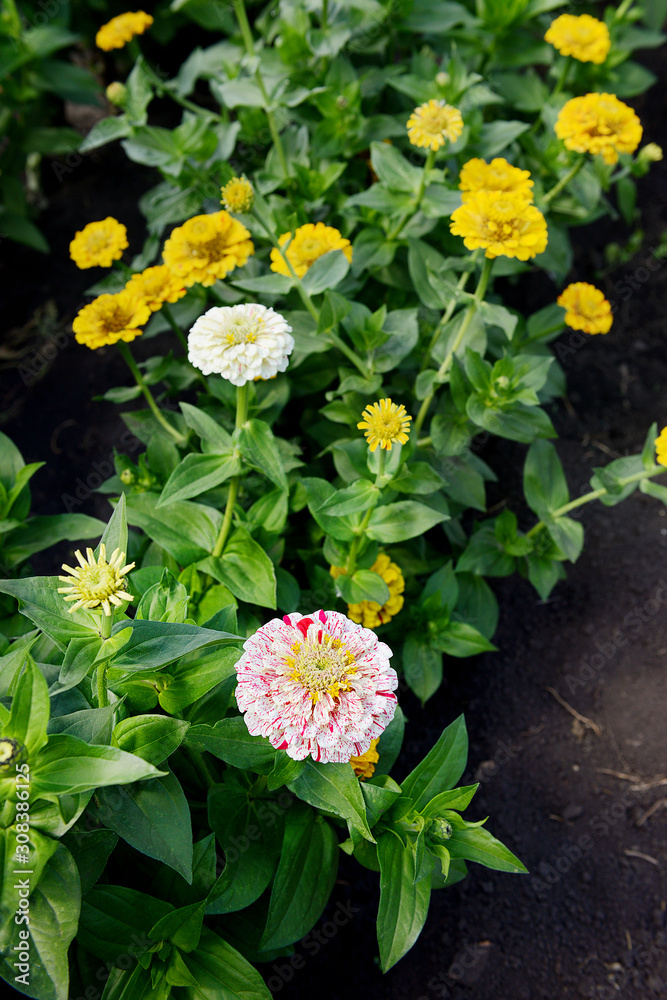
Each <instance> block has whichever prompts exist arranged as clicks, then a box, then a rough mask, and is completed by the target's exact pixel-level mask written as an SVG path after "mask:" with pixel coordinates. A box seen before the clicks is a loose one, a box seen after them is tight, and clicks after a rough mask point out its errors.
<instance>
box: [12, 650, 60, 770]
mask: <svg viewBox="0 0 667 1000" xmlns="http://www.w3.org/2000/svg"><path fill="white" fill-rule="evenodd" d="M49 713H50V703H49V689H48V686H47V683H46V680H45V679H44V675H43V674H42V672H41V670H40V669H39V667H38V666H37V665H36V664H35V661H34V660H33V658H32V657H31V656H28V657H27V659H26V667H25V671H24V673H23V674H22V675H21V677H20V678H19V681H18V684H17V685H16V690H15V692H14V697H13V699H12V707H11V714H10V716H9V721H8V722H7V723H6V725H5V726H3V728H2V735H3V737H8V738H13V739H15V740H18V742H19V743H22V744H23V746H24V747H25V748H26V750H27V752H28V756H29V758H30V763H31V765H32V763H33V758H34V757H35V756H36V755H37V752H38V751H39V750H41V748H42V747H43V746H44V745H45V744H46V742H47V739H48V737H47V735H46V726H47V723H48V721H49Z"/></svg>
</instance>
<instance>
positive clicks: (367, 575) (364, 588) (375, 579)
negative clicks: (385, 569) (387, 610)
mask: <svg viewBox="0 0 667 1000" xmlns="http://www.w3.org/2000/svg"><path fill="white" fill-rule="evenodd" d="M335 585H336V589H337V590H338V592H339V593H340V595H341V597H342V598H343V600H344V601H347V602H348V604H359V602H360V601H375V602H376V603H377V604H379V605H380V606H382V605H383V604H386V603H387V601H388V600H389V598H390V596H391V595H390V593H389V587H388V586H387V584H386V583H385V581H384V580H383V579H382V577H381V576H379V575H378V574H377V573H373V572H372V571H371V570H369V569H358V570H357V571H356V572H355V573H354V574H353V575H352V576H346V575H345V574H343V575H341V576H339V577H337V578H336V581H335Z"/></svg>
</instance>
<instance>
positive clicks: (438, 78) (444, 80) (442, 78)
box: [435, 71, 451, 87]
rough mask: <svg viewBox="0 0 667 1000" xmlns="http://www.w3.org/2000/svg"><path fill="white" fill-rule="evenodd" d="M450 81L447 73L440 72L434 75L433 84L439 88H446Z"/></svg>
mask: <svg viewBox="0 0 667 1000" xmlns="http://www.w3.org/2000/svg"><path fill="white" fill-rule="evenodd" d="M450 79H451V78H450V75H449V73H443V72H442V71H441V72H440V73H436V75H435V82H436V83H437V85H438V86H439V87H446V86H447V84H448V83H449V81H450Z"/></svg>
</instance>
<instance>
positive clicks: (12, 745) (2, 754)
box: [0, 736, 25, 772]
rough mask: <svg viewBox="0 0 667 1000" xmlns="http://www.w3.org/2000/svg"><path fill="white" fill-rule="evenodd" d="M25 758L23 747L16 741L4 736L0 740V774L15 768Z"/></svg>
mask: <svg viewBox="0 0 667 1000" xmlns="http://www.w3.org/2000/svg"><path fill="white" fill-rule="evenodd" d="M24 756H25V747H24V746H23V744H22V743H19V741H18V740H14V739H11V738H10V737H8V736H5V737H4V738H3V739H0V772H2V771H7V770H8V769H9V768H10V767H16V765H17V764H20V763H21V761H22V760H23V758H24Z"/></svg>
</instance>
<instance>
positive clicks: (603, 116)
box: [554, 94, 643, 163]
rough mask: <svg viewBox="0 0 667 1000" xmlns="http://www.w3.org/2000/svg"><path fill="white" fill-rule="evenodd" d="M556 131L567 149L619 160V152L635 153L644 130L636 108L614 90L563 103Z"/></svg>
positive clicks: (609, 161)
mask: <svg viewBox="0 0 667 1000" xmlns="http://www.w3.org/2000/svg"><path fill="white" fill-rule="evenodd" d="M554 131H555V133H556V135H557V136H558V138H559V139H562V140H563V142H564V143H565V146H566V147H567V149H572V150H574V152H576V153H592V154H593V156H601V157H602V159H603V160H604V162H605V163H616V162H617V160H618V154H619V153H634V151H635V149H636V148H637V146H638V145H639V143H640V142H641V139H642V131H643V130H642V126H641V122H640V121H639V118H638V117H637V115H636V114H635V112H634V111H633V110H632V108H630V107H628V105H627V104H624V103H623V101H619V99H618V97H616V96H615V95H614V94H585V95H584V96H583V97H573V98H572V100H571V101H567V102H566V103H565V104H564V105H563V107H562V108H561V110H560V112H559V114H558V118H557V119H556V124H555V126H554Z"/></svg>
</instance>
